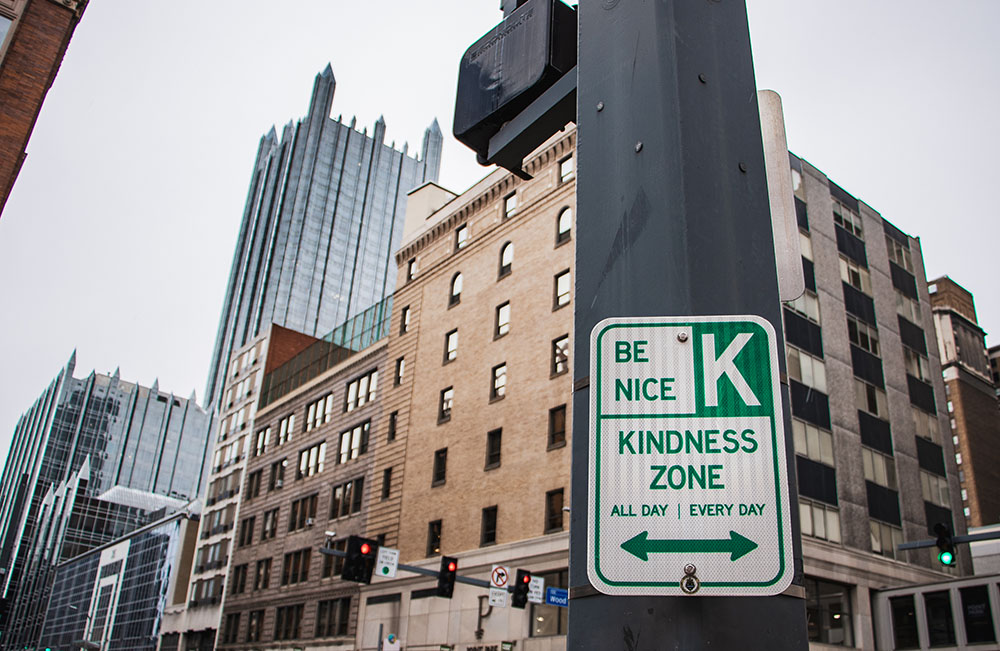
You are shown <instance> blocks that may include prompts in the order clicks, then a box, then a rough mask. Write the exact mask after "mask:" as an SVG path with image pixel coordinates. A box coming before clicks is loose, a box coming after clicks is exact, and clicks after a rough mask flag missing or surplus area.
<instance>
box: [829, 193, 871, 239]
mask: <svg viewBox="0 0 1000 651" xmlns="http://www.w3.org/2000/svg"><path fill="white" fill-rule="evenodd" d="M833 221H834V223H835V224H839V225H840V226H842V227H843V228H844V230H845V231H847V232H848V233H851V234H853V235H854V236H856V237H857V238H858V239H861V240H863V239H865V236H864V232H863V231H862V229H861V215H859V214H858V213H856V212H854V211H853V210H851V209H850V208H848V207H847V206H845V205H844V204H842V203H840V202H839V201H837V200H834V202H833Z"/></svg>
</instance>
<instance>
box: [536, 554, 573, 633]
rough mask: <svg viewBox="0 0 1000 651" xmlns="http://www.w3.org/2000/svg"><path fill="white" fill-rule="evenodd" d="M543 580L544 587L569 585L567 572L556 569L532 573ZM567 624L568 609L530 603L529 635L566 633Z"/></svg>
mask: <svg viewBox="0 0 1000 651" xmlns="http://www.w3.org/2000/svg"><path fill="white" fill-rule="evenodd" d="M532 576H539V577H541V578H542V579H544V580H545V586H546V587H550V586H551V587H553V588H566V587H568V586H569V572H568V571H567V570H557V571H555V572H545V573H544V574H532ZM568 625H569V609H568V608H561V607H559V606H550V605H547V604H535V603H533V604H531V628H530V629H529V634H530V635H531V637H549V636H552V635H566V631H567V628H568Z"/></svg>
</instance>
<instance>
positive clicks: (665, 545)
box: [622, 531, 757, 561]
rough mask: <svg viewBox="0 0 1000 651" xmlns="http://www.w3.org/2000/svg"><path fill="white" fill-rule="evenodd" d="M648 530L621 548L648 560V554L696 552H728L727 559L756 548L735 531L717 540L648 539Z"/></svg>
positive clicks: (627, 541)
mask: <svg viewBox="0 0 1000 651" xmlns="http://www.w3.org/2000/svg"><path fill="white" fill-rule="evenodd" d="M648 536H649V532H648V531H643V532H642V533H640V534H639V535H638V536H635V537H634V538H629V539H628V540H626V541H625V542H623V543H622V549H624V550H625V551H627V552H628V553H629V554H632V555H633V556H635V557H636V558H639V559H641V560H644V561H646V560H649V555H650V554H656V553H661V552H663V553H670V552H673V553H689V554H693V553H698V552H722V553H726V554H729V560H731V561H735V560H736V559H738V558H740V557H742V556H746V555H747V554H749V553H750V552H752V551H753V550H755V549H757V543H755V542H754V541H752V540H750V539H749V538H744V537H743V536H741V535H740V534H738V533H736V532H735V531H730V532H729V538H721V539H717V540H649V539H648V538H647V537H648Z"/></svg>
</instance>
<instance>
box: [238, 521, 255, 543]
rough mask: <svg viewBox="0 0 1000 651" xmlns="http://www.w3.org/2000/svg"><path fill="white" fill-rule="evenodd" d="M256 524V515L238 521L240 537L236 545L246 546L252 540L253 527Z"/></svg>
mask: <svg viewBox="0 0 1000 651" xmlns="http://www.w3.org/2000/svg"><path fill="white" fill-rule="evenodd" d="M256 524H257V518H256V517H253V516H251V517H249V518H244V519H243V520H241V521H240V537H239V543H238V546H240V547H246V546H247V545H249V544H251V543H252V542H253V528H254V525H256Z"/></svg>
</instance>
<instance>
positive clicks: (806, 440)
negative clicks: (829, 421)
mask: <svg viewBox="0 0 1000 651" xmlns="http://www.w3.org/2000/svg"><path fill="white" fill-rule="evenodd" d="M792 439H793V440H794V441H795V452H796V453H797V454H801V455H802V456H804V457H806V458H808V459H812V460H813V461H819V462H821V463H825V464H826V465H828V466H833V465H834V461H833V433H832V432H828V431H826V430H825V429H819V428H818V427H816V426H815V425H811V424H809V423H807V422H805V421H801V420H799V419H797V418H793V419H792Z"/></svg>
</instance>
